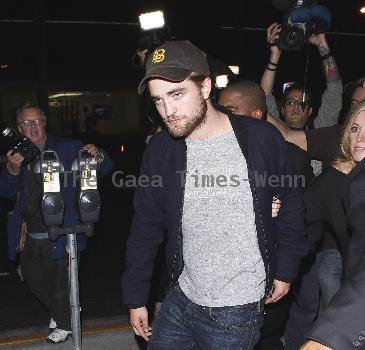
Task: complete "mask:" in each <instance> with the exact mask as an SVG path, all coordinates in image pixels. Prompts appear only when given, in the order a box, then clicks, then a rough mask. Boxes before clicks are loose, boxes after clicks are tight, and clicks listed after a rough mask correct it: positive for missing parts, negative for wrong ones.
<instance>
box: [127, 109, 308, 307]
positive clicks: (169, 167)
mask: <svg viewBox="0 0 365 350" xmlns="http://www.w3.org/2000/svg"><path fill="white" fill-rule="evenodd" d="M229 119H230V122H231V124H232V127H233V130H234V133H235V135H236V138H237V140H238V143H239V145H240V148H241V150H242V153H243V155H244V157H245V159H246V162H247V167H248V174H249V178H250V186H251V191H252V195H253V201H254V211H255V223H256V227H257V234H258V242H259V247H260V251H261V255H262V258H263V261H264V264H265V269H266V276H267V284H266V290H267V291H268V290H269V288H270V287H271V285H272V281H273V279H274V278H277V279H279V280H282V281H291V280H292V279H294V278H295V277H296V275H297V272H298V269H299V265H300V261H301V257H302V256H303V255H305V254H306V252H307V244H306V240H305V237H304V206H303V198H302V193H301V190H300V188H299V187H295V186H289V185H288V184H287V183H285V184H284V185H283V186H276V185H275V184H274V183H271V185H270V184H266V185H265V184H260V183H259V182H260V181H258V180H257V179H258V178H259V177H260V176H265V175H266V176H267V178H268V177H269V176H270V175H275V176H278V178H280V179H282V178H283V177H284V176H285V175H290V174H292V164H291V161H290V156H289V154H288V149H287V144H286V142H285V141H284V139H283V137H282V136H281V134H280V133H279V132H278V131H277V130H276V128H275V127H273V126H272V125H271V124H269V123H267V122H266V121H261V120H257V119H254V118H250V117H245V116H235V115H233V114H231V113H229ZM185 169H186V144H185V140H183V139H175V138H173V137H171V136H170V135H169V134H168V133H167V131H162V132H160V133H158V134H156V135H155V136H154V137H152V138H151V140H150V142H149V144H148V145H147V148H146V150H145V154H144V158H143V162H142V166H141V175H144V176H147V177H148V178H149V179H150V185H146V182H144V183H143V184H144V186H139V187H138V188H137V190H136V193H135V197H134V203H133V204H134V217H133V222H132V227H131V232H130V236H129V238H128V241H127V252H126V265H125V271H124V273H123V277H122V291H123V299H124V303H125V304H127V305H129V306H130V307H139V306H143V305H146V304H147V301H148V294H149V288H150V281H151V277H152V272H153V262H154V259H155V256H156V253H157V249H158V246H159V245H160V243H161V242H162V241H163V239H164V230H167V237H166V260H167V261H166V263H167V270H168V273H169V276H170V277H171V283H174V282H176V281H177V279H178V277H179V275H180V273H181V272H182V269H183V257H182V232H181V220H182V209H183V198H184V184H185V183H184V174H185ZM286 178H287V179H288V176H287V177H286ZM159 179H160V180H159ZM271 179H272V178H271ZM161 181H162V184H161ZM273 182H274V181H273ZM273 196H279V198H280V199H281V201H282V207H281V209H280V213H279V216H278V217H277V218H275V219H272V217H271V203H272V198H273Z"/></svg>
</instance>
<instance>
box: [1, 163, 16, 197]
mask: <svg viewBox="0 0 365 350" xmlns="http://www.w3.org/2000/svg"><path fill="white" fill-rule="evenodd" d="M18 182H19V175H12V174H10V172H9V171H8V169H7V168H6V166H5V167H4V168H3V169H2V170H1V171H0V196H1V197H5V198H8V199H12V200H15V199H16V193H17V190H18Z"/></svg>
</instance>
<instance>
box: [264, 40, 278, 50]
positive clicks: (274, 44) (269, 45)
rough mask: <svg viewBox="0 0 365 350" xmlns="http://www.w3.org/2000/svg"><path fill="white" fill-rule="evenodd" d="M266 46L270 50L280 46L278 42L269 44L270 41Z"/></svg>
mask: <svg viewBox="0 0 365 350" xmlns="http://www.w3.org/2000/svg"><path fill="white" fill-rule="evenodd" d="M266 46H267V48H268V49H270V48H271V47H272V46H278V44H277V43H276V42H273V43H269V42H268V41H267V42H266Z"/></svg>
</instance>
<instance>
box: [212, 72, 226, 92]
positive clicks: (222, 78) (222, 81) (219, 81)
mask: <svg viewBox="0 0 365 350" xmlns="http://www.w3.org/2000/svg"><path fill="white" fill-rule="evenodd" d="M215 84H216V85H217V87H218V89H223V88H225V87H226V86H227V84H228V75H217V76H216V78H215Z"/></svg>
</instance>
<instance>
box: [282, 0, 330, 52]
mask: <svg viewBox="0 0 365 350" xmlns="http://www.w3.org/2000/svg"><path fill="white" fill-rule="evenodd" d="M330 25H331V14H330V12H329V10H328V8H327V7H326V6H324V5H319V4H318V3H317V1H313V0H295V1H294V3H293V4H292V5H291V6H290V8H289V10H288V11H287V13H286V15H285V16H284V20H283V22H282V28H281V31H280V35H279V39H278V47H279V48H280V49H281V50H301V49H302V48H303V47H304V45H305V44H306V43H307V41H308V39H309V37H310V36H311V35H312V34H319V33H324V32H326V31H327V30H328V29H329V27H330Z"/></svg>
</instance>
